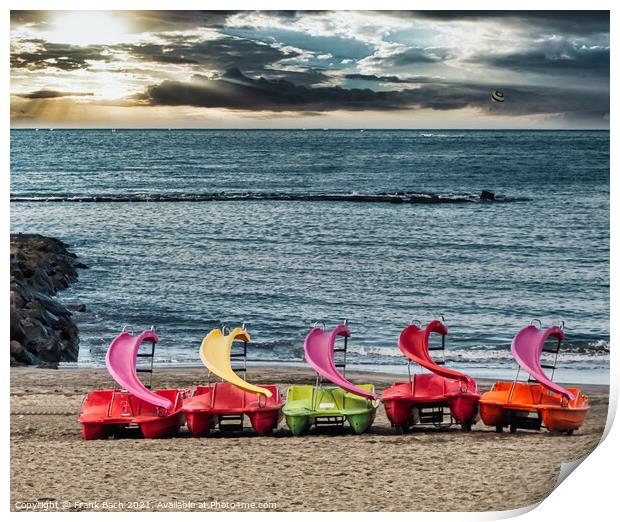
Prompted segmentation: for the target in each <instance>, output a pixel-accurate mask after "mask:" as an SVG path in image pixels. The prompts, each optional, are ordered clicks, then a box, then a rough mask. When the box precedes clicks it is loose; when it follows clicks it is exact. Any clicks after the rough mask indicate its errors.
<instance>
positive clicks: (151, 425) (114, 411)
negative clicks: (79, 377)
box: [79, 329, 186, 440]
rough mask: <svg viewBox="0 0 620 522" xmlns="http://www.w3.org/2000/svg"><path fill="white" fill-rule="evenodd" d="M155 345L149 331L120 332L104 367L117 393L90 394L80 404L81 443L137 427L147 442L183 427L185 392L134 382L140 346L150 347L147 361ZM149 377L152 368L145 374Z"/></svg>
mask: <svg viewBox="0 0 620 522" xmlns="http://www.w3.org/2000/svg"><path fill="white" fill-rule="evenodd" d="M158 341H159V339H158V338H157V334H156V333H155V331H154V330H153V329H151V330H146V331H144V332H142V333H141V334H140V335H138V336H134V335H133V332H132V333H131V334H130V333H128V332H125V331H124V329H123V332H121V333H120V334H119V335H118V336H117V337H116V338H115V339H114V340H113V341H112V343H111V344H110V347H109V348H108V352H107V354H106V367H107V369H108V371H109V372H110V375H111V376H112V377H113V379H114V380H115V381H116V382H117V383H118V384H119V385H120V386H121V388H122V389H121V390H96V391H92V392H90V393H89V394H88V395H87V396H86V397H85V398H84V402H83V403H82V409H81V411H80V417H79V420H80V422H81V423H82V438H83V439H84V440H93V439H104V438H107V437H109V436H110V435H113V434H114V433H115V432H118V431H119V430H122V429H124V428H127V427H133V426H137V427H139V428H140V430H141V432H142V435H143V436H144V437H145V438H147V439H158V438H162V437H170V436H172V435H175V434H176V433H177V432H178V431H179V428H180V427H181V426H182V425H183V423H184V416H183V411H182V410H181V407H182V406H183V398H184V397H185V394H186V390H170V389H169V390H156V391H155V392H153V391H151V390H149V389H148V388H147V387H146V386H144V384H142V382H141V381H140V380H139V379H138V376H137V373H136V372H137V371H138V370H137V368H136V360H137V357H138V351H139V349H140V345H141V344H142V343H144V342H150V343H151V347H152V348H151V353H150V354H143V355H144V356H147V357H150V358H151V362H152V359H153V355H154V353H155V344H156V343H157V342H158ZM147 371H149V372H151V373H152V371H153V368H152V364H151V369H150V370H147Z"/></svg>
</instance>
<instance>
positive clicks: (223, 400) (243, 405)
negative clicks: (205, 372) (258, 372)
mask: <svg viewBox="0 0 620 522" xmlns="http://www.w3.org/2000/svg"><path fill="white" fill-rule="evenodd" d="M223 330H224V329H222V330H212V331H211V332H210V333H209V334H208V335H207V336H206V337H205V338H204V340H203V341H202V345H201V347H200V358H201V359H202V362H203V363H204V365H205V366H206V367H207V368H208V369H209V373H214V374H215V375H217V376H218V377H220V378H222V379H223V380H224V381H227V382H221V383H217V384H213V385H207V386H198V387H197V388H196V391H195V392H194V394H193V396H192V397H191V398H189V399H186V400H185V402H184V404H183V411H184V412H185V416H186V418H187V427H188V429H189V431H190V432H191V434H192V435H193V436H194V437H199V436H201V435H206V434H207V433H208V432H209V431H210V430H211V429H213V428H215V427H216V426H217V427H219V429H220V430H221V431H237V430H243V420H244V417H246V416H247V417H248V418H249V419H250V423H251V425H252V428H253V429H254V431H255V432H256V433H258V434H259V435H267V434H269V433H271V432H272V431H273V430H274V429H275V428H276V427H277V426H278V423H279V422H280V420H281V419H282V406H283V404H284V403H283V400H282V397H281V396H280V391H279V390H278V388H277V386H275V385H267V386H254V385H253V384H250V383H248V382H246V381H245V380H243V379H242V378H241V377H239V376H238V375H237V374H236V373H235V372H234V370H233V369H232V367H231V364H230V358H231V356H232V357H235V356H239V357H243V358H244V359H245V357H246V354H247V343H248V342H249V341H250V334H249V333H248V332H247V330H246V329H245V327H242V328H235V329H234V330H232V331H231V332H230V333H228V334H227V335H225V334H224V331H223ZM235 341H242V342H243V352H242V353H235V354H231V351H232V346H233V342H235ZM241 370H242V371H245V364H244V365H243V368H241Z"/></svg>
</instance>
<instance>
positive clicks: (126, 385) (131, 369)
mask: <svg viewBox="0 0 620 522" xmlns="http://www.w3.org/2000/svg"><path fill="white" fill-rule="evenodd" d="M158 341H159V339H158V338H157V335H156V334H155V332H153V331H151V330H145V331H144V332H142V333H141V334H140V335H138V336H135V337H134V336H133V335H132V334H130V333H127V332H122V333H120V334H119V335H117V336H116V337H115V338H114V340H113V341H112V343H110V347H109V348H108V353H107V354H106V357H105V364H106V367H107V368H108V372H110V375H111V376H112V378H113V379H114V380H115V381H116V382H117V383H118V385H119V386H120V387H121V388H123V389H125V390H127V391H128V392H129V393H131V395H133V396H135V397H137V398H138V399H141V400H143V401H144V402H147V403H149V404H152V405H154V406H159V407H160V408H164V409H166V410H169V409H171V408H172V402H171V401H169V400H168V399H166V398H165V397H162V396H161V395H157V394H156V393H153V392H152V391H151V390H149V389H148V388H147V387H146V386H144V384H142V382H141V381H140V379H138V375H137V374H136V359H137V356H138V349H139V348H140V345H141V344H142V343H143V342H152V343H157V342H158Z"/></svg>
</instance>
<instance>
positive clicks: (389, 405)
mask: <svg viewBox="0 0 620 522" xmlns="http://www.w3.org/2000/svg"><path fill="white" fill-rule="evenodd" d="M431 333H435V334H439V335H441V346H437V347H429V337H430V335H431ZM447 334H448V329H447V328H446V326H445V325H444V324H443V322H441V321H437V320H436V321H431V322H430V323H429V324H428V325H427V326H426V328H421V325H420V326H417V325H415V324H411V325H409V326H408V327H407V328H405V329H404V330H403V331H402V332H401V334H400V337H399V339H398V348H399V349H400V351H401V352H402V353H403V354H404V355H405V357H407V359H409V362H408V363H407V368H408V370H409V369H410V364H411V362H410V361H413V362H416V363H418V364H419V365H420V366H422V367H423V368H426V369H427V370H430V371H431V372H433V373H430V374H416V375H413V376H411V373H410V375H409V381H408V382H396V383H394V385H393V386H391V387H390V388H388V389H387V390H385V391H384V392H383V394H382V396H381V400H382V402H383V405H384V407H385V412H386V413H387V416H388V419H389V420H390V422H391V423H392V426H394V427H396V428H398V430H399V431H400V432H401V433H404V432H405V431H406V430H407V429H408V428H409V427H410V426H413V425H414V424H418V423H419V424H433V425H435V426H446V425H451V424H453V423H456V424H460V425H461V428H462V429H463V431H470V430H471V426H472V424H474V423H475V422H476V418H477V415H478V401H479V400H480V393H479V392H478V387H477V385H476V381H474V379H472V378H471V377H470V376H469V375H466V374H464V373H461V372H458V371H456V370H451V369H449V368H444V367H443V366H440V365H439V364H438V363H437V362H435V361H434V360H433V359H432V358H431V356H430V354H429V350H444V349H445V336H446V335H447ZM446 409H447V410H448V411H447V412H446ZM446 417H448V422H446Z"/></svg>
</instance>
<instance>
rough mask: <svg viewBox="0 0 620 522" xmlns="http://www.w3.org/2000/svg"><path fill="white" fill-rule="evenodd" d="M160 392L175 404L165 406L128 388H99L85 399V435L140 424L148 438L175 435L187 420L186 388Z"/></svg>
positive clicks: (82, 414)
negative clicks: (156, 404)
mask: <svg viewBox="0 0 620 522" xmlns="http://www.w3.org/2000/svg"><path fill="white" fill-rule="evenodd" d="M155 393H156V394H157V395H160V396H162V397H165V398H167V399H169V400H170V401H171V403H172V404H173V407H172V408H171V409H170V410H163V409H162V408H159V407H157V406H153V405H152V404H149V403H147V402H145V401H143V400H141V399H139V398H137V397H135V396H133V395H131V394H130V393H129V392H126V391H119V390H96V391H93V392H90V393H89V394H88V395H87V396H86V397H85V398H84V401H83V403H82V408H81V411H80V416H79V420H80V422H81V424H82V438H83V439H84V440H96V439H105V438H108V437H110V436H112V435H114V434H116V433H118V432H120V431H121V430H124V429H125V428H128V427H134V426H137V427H138V428H140V432H141V434H142V436H143V437H144V438H148V439H156V438H157V439H159V438H164V437H172V436H174V435H175V434H176V433H178V431H179V429H180V428H181V426H183V424H184V423H185V416H184V414H183V411H182V409H181V408H182V405H183V399H184V397H185V395H186V393H187V392H186V390H174V389H169V390H157V391H156V392H155Z"/></svg>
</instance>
